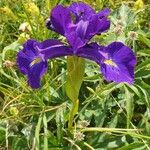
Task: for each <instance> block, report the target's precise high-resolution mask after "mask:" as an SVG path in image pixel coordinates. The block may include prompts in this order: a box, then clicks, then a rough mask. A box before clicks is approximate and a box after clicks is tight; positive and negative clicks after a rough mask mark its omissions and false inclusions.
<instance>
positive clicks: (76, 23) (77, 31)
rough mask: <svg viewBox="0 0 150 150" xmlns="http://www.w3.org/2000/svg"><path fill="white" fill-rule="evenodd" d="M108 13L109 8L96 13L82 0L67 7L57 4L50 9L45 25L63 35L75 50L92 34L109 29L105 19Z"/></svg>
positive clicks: (87, 40) (84, 43)
mask: <svg viewBox="0 0 150 150" xmlns="http://www.w3.org/2000/svg"><path fill="white" fill-rule="evenodd" d="M109 13H110V11H109V9H104V10H102V11H99V12H98V13H96V12H95V11H94V10H93V9H92V8H91V7H90V6H89V5H87V4H85V3H83V2H75V3H72V4H71V5H70V6H69V7H64V6H62V5H57V6H56V7H54V8H53V9H52V11H51V15H50V18H49V19H48V20H47V22H46V26H47V27H48V28H49V29H51V30H53V31H55V32H57V33H59V34H61V35H63V36H65V37H66V38H67V40H68V42H69V44H70V45H71V46H72V47H73V48H74V49H75V50H74V52H76V51H77V49H78V48H81V47H83V46H84V45H86V44H87V43H88V42H89V40H90V39H91V38H92V37H93V36H94V35H96V34H101V33H102V32H105V31H106V30H108V29H109V27H110V21H109V20H108V19H107V16H108V15H109Z"/></svg>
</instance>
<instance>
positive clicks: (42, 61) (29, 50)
mask: <svg viewBox="0 0 150 150" xmlns="http://www.w3.org/2000/svg"><path fill="white" fill-rule="evenodd" d="M66 55H73V50H72V49H71V48H70V47H69V46H65V45H63V44H62V43H61V42H59V41H58V40H45V41H43V42H41V43H39V42H37V41H35V40H31V39H30V40H28V41H27V42H26V43H25V44H24V45H23V49H22V50H21V51H19V53H18V55H17V64H18V67H19V69H20V71H21V72H22V73H23V74H25V75H26V76H27V78H28V84H29V85H30V86H31V87H32V88H39V87H40V79H41V77H42V76H43V74H44V73H45V72H46V71H47V59H52V58H55V57H61V56H66Z"/></svg>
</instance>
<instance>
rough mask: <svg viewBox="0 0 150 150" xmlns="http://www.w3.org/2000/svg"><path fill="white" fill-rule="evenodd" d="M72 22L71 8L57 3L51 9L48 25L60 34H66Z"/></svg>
mask: <svg viewBox="0 0 150 150" xmlns="http://www.w3.org/2000/svg"><path fill="white" fill-rule="evenodd" d="M70 23H71V14H70V10H69V9H68V8H67V7H63V6H62V5H57V6H56V7H54V8H53V9H52V11H51V16H50V20H49V21H48V22H47V26H50V28H53V30H54V31H56V32H58V33H59V34H61V35H64V34H65V32H66V30H67V28H68V26H69V24H70Z"/></svg>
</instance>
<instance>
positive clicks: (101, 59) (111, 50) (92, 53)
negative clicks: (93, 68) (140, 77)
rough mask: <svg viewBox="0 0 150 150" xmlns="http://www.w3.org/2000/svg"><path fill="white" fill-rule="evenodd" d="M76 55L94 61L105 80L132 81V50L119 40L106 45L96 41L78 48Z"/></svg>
mask: <svg viewBox="0 0 150 150" xmlns="http://www.w3.org/2000/svg"><path fill="white" fill-rule="evenodd" d="M77 56H79V57H84V58H87V59H90V60H93V61H95V62H96V63H97V64H98V65H100V67H101V72H102V74H103V75H104V78H105V79H106V80H107V81H114V82H117V83H120V82H127V83H129V84H132V83H133V81H134V68H135V65H136V57H135V54H134V53H133V51H132V50H131V49H130V48H129V47H127V46H125V45H124V44H123V43H121V42H113V43H111V44H110V45H108V46H107V47H104V46H99V45H98V44H96V43H92V44H89V45H87V46H84V47H82V48H80V49H78V52H77Z"/></svg>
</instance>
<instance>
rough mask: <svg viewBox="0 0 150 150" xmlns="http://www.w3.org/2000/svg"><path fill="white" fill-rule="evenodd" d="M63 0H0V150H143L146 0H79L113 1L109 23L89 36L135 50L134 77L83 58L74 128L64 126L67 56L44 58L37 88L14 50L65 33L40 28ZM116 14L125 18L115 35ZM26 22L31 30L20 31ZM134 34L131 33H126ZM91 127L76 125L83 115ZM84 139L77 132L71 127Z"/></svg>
mask: <svg viewBox="0 0 150 150" xmlns="http://www.w3.org/2000/svg"><path fill="white" fill-rule="evenodd" d="M71 2H72V1H69V0H44V1H42V0H35V1H34V2H33V1H31V0H29V1H28V0H24V1H23V0H2V1H1V2H0V14H1V17H0V33H1V34H0V149H8V150H29V149H30V150H34V149H35V150H43V149H44V150H71V149H72V150H74V149H77V150H80V149H81V150H88V149H89V150H113V149H115V150H116V149H117V150H130V149H131V150H132V149H134V150H139V149H140V150H146V149H150V148H149V147H150V30H149V27H150V24H149V22H150V18H149V15H150V8H149V6H150V3H149V2H148V1H143V2H144V4H143V6H141V5H139V4H138V3H135V2H134V1H127V0H126V1H119V0H115V2H114V1H112V0H106V1H104V0H95V1H94V2H92V1H90V0H85V2H87V3H89V4H90V5H91V6H92V7H93V8H95V9H96V10H100V9H101V8H105V7H109V8H111V11H112V13H111V15H110V19H111V21H112V25H111V28H110V30H109V31H108V32H107V33H104V34H102V35H101V36H95V37H94V38H93V41H97V42H99V43H100V44H104V45H105V44H109V43H110V42H112V41H115V40H121V41H123V42H125V43H126V44H127V45H128V46H130V47H131V48H132V49H133V50H134V52H135V53H136V56H137V65H136V69H135V83H134V84H133V85H132V86H131V85H128V84H115V83H108V82H106V81H104V79H103V77H102V75H101V74H100V73H99V67H98V66H97V65H96V64H95V63H94V62H91V61H88V60H86V67H85V68H86V69H85V75H84V78H83V83H82V86H81V89H80V93H79V110H78V112H77V114H76V115H75V117H74V120H73V123H74V129H72V130H68V120H69V111H70V109H71V106H72V103H71V101H70V99H69V98H68V97H67V94H66V92H65V83H66V81H67V80H66V75H67V66H66V64H67V59H66V58H59V59H54V60H50V61H49V70H48V73H47V74H46V75H45V76H44V77H43V79H42V88H41V89H38V90H32V89H31V88H30V87H29V86H28V85H27V79H26V78H25V76H23V75H22V74H21V73H20V72H19V70H18V67H17V65H16V64H15V65H13V66H11V67H8V66H6V65H5V62H6V61H7V60H10V61H12V62H15V61H16V54H17V52H18V51H19V50H20V49H21V47H22V44H23V43H24V42H25V41H26V40H27V39H28V38H35V39H36V40H38V41H42V40H45V39H47V38H56V39H61V40H64V38H63V37H61V36H59V35H58V34H56V33H54V32H52V31H49V30H48V29H46V27H45V20H46V19H47V18H48V16H49V11H50V9H51V8H52V7H53V6H55V5H56V4H57V3H61V4H63V5H69V4H70V3H71ZM118 18H120V20H121V22H123V23H124V28H123V31H122V33H121V34H118V33H117V34H116V33H115V32H114V31H116V30H115V29H116V25H117V23H118V21H119V20H118ZM23 22H28V23H29V24H30V26H31V30H29V31H25V32H22V31H19V26H20V24H22V23H23ZM130 31H135V32H136V33H137V38H136V40H132V39H131V38H130V37H129V33H130ZM84 120H86V121H88V122H89V126H88V127H84V128H81V122H82V121H84ZM78 132H81V135H82V133H83V134H84V135H85V136H84V140H83V139H82V140H80V138H79V139H77V138H75V135H76V133H78Z"/></svg>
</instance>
